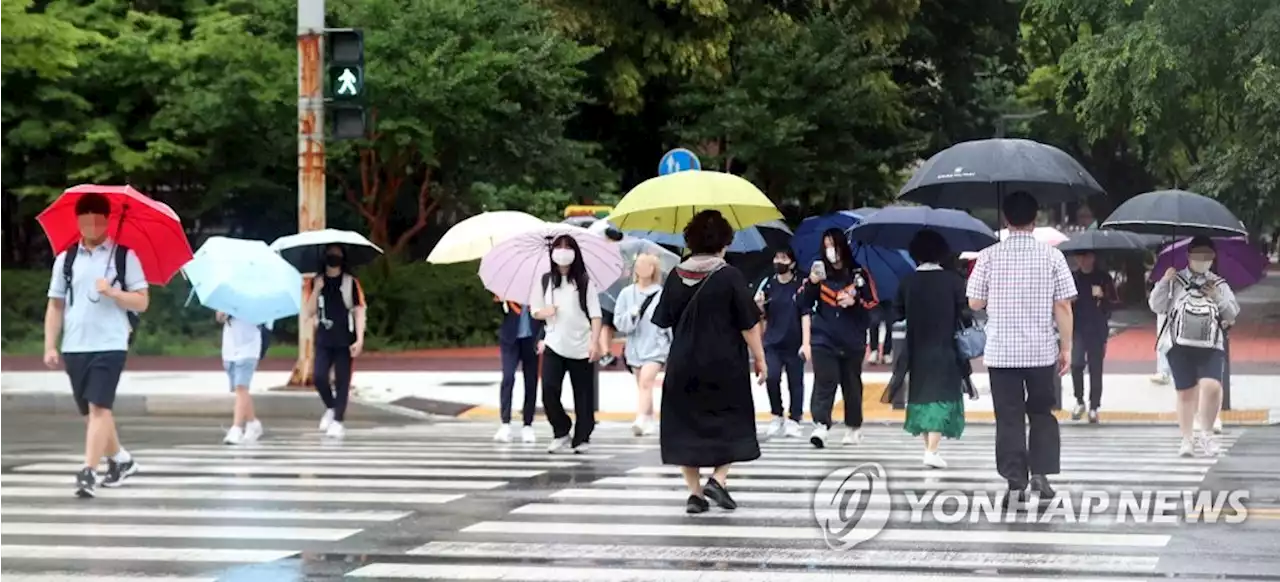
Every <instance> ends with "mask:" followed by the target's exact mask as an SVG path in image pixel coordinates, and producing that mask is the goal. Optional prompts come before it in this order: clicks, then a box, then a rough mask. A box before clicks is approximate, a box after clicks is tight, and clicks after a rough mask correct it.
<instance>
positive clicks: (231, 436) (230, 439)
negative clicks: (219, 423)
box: [222, 426, 244, 445]
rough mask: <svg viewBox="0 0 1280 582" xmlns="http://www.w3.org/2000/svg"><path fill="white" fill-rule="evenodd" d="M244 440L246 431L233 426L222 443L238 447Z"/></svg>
mask: <svg viewBox="0 0 1280 582" xmlns="http://www.w3.org/2000/svg"><path fill="white" fill-rule="evenodd" d="M243 440H244V429H242V428H240V427H238V426H233V427H231V428H229V429H227V436H224V437H222V442H223V443H224V444H228V445H238V444H240V442H241V441H243Z"/></svg>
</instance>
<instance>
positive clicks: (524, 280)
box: [480, 223, 623, 304]
mask: <svg viewBox="0 0 1280 582" xmlns="http://www.w3.org/2000/svg"><path fill="white" fill-rule="evenodd" d="M562 235H567V236H571V237H573V240H574V241H576V242H577V243H578V248H579V249H581V251H582V261H583V262H584V263H585V264H586V266H587V276H588V277H590V278H591V281H592V282H594V283H595V284H596V286H597V287H599V289H600V290H601V291H603V290H604V289H606V288H607V287H608V286H609V285H611V284H612V283H613V282H614V281H617V280H618V277H621V276H622V265H623V262H622V253H621V252H620V251H619V250H618V245H617V244H616V243H614V242H613V241H611V240H609V239H607V238H605V237H602V236H600V235H597V234H594V233H591V232H590V231H587V230H586V229H583V228H579V227H575V226H569V225H565V224H550V223H548V224H547V226H546V227H545V228H541V229H535V230H531V231H528V232H524V233H521V234H518V235H515V236H513V237H511V238H508V239H507V240H505V241H502V242H501V243H499V244H498V245H497V246H495V247H493V250H490V251H489V252H488V253H487V254H485V256H484V258H482V259H481V260H480V281H482V282H483V283H484V288H485V289H488V290H489V291H490V292H491V293H493V294H494V295H497V296H498V297H499V298H500V299H503V300H506V301H515V302H517V303H525V304H527V303H529V300H530V298H531V297H533V294H534V293H536V292H538V291H539V289H541V287H542V276H543V275H545V274H546V273H549V272H550V271H551V243H552V241H554V240H555V239H556V238H559V237H560V236H562Z"/></svg>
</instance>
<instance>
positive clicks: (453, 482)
mask: <svg viewBox="0 0 1280 582" xmlns="http://www.w3.org/2000/svg"><path fill="white" fill-rule="evenodd" d="M144 468H146V469H150V466H146V467H144ZM67 482H68V480H67V477H66V475H51V474H36V473H11V474H8V475H3V476H0V483H4V484H14V483H21V484H31V483H39V484H44V485H59V484H64V485H65V484H66V483H67ZM129 483H131V484H137V485H171V486H172V485H215V486H249V487H255V486H256V487H341V488H344V490H345V489H352V488H354V489H360V488H366V489H427V490H430V489H439V490H464V491H488V490H491V489H497V488H499V487H503V486H505V485H507V481H471V480H465V479H447V480H446V479H430V480H427V479H339V478H324V477H320V478H317V477H287V478H286V477H223V476H209V475H202V476H183V477H170V476H158V475H138V476H135V477H130V478H129Z"/></svg>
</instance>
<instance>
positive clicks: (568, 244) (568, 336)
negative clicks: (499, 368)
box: [529, 235, 600, 453]
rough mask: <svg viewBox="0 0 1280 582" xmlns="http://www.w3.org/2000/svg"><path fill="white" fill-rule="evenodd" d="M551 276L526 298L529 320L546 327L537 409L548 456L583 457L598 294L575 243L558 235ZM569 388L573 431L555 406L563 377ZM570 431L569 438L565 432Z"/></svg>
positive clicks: (591, 400) (590, 417)
mask: <svg viewBox="0 0 1280 582" xmlns="http://www.w3.org/2000/svg"><path fill="white" fill-rule="evenodd" d="M550 253H551V263H552V264H551V271H550V272H549V273H547V274H546V275H544V276H543V278H542V286H541V287H540V288H539V289H538V291H537V292H535V293H534V294H533V297H532V298H530V301H529V305H530V307H532V308H533V316H534V317H535V318H537V319H540V320H543V321H545V322H547V327H546V335H545V337H544V338H543V340H542V345H541V350H542V409H543V410H544V411H545V412H546V414H547V420H548V421H550V422H551V429H552V431H553V433H554V438H553V439H552V441H551V446H550V447H548V448H547V452H548V453H555V452H559V451H562V450H564V449H566V448H568V447H570V446H572V448H573V452H574V453H585V452H587V447H588V443H590V441H591V431H592V429H594V428H595V424H596V413H595V409H596V403H595V362H596V360H599V359H600V289H599V288H598V287H597V286H596V285H595V283H593V282H592V281H591V280H590V279H589V278H588V276H587V265H586V263H584V262H583V261H582V253H581V251H580V250H579V249H578V242H577V241H576V240H574V239H573V237H571V236H569V235H561V236H560V237H558V238H556V239H555V240H554V241H552V243H551V249H550ZM566 373H568V374H569V381H570V382H572V383H573V408H574V416H575V417H576V418H577V426H576V427H574V425H573V421H572V420H570V419H569V414H568V413H566V412H565V410H564V404H562V403H561V402H560V393H561V391H562V390H563V388H564V376H565V374H566ZM571 428H573V429H574V431H573V437H572V439H570V437H569V429H571Z"/></svg>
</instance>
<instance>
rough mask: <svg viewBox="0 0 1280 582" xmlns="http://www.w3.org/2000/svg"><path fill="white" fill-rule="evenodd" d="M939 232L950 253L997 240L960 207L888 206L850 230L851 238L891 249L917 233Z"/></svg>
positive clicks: (903, 246)
mask: <svg viewBox="0 0 1280 582" xmlns="http://www.w3.org/2000/svg"><path fill="white" fill-rule="evenodd" d="M924 229H930V230H933V231H936V232H937V233H938V234H941V235H942V238H944V239H946V241H947V246H949V247H950V248H951V252H955V253H962V252H966V251H980V250H982V249H984V248H987V247H989V246H991V245H993V244H995V243H996V242H997V241H998V239H997V238H996V233H994V232H992V231H991V229H990V228H989V227H987V225H986V224H984V223H983V222H982V221H981V220H978V219H976V218H974V217H972V216H969V215H968V214H967V213H964V212H961V211H959V210H949V209H938V208H929V207H927V206H896V207H891V208H885V209H883V210H881V211H879V212H876V213H875V214H873V215H871V216H869V217H868V218H867V219H866V220H864V221H862V222H861V223H860V224H858V225H857V226H854V227H853V228H851V229H849V230H848V232H847V234H848V235H849V240H850V241H854V242H859V243H863V244H874V245H876V246H881V247H886V248H891V249H906V248H907V247H908V246H909V245H910V244H911V239H912V238H914V237H915V236H916V233H918V232H920V231H921V230H924Z"/></svg>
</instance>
